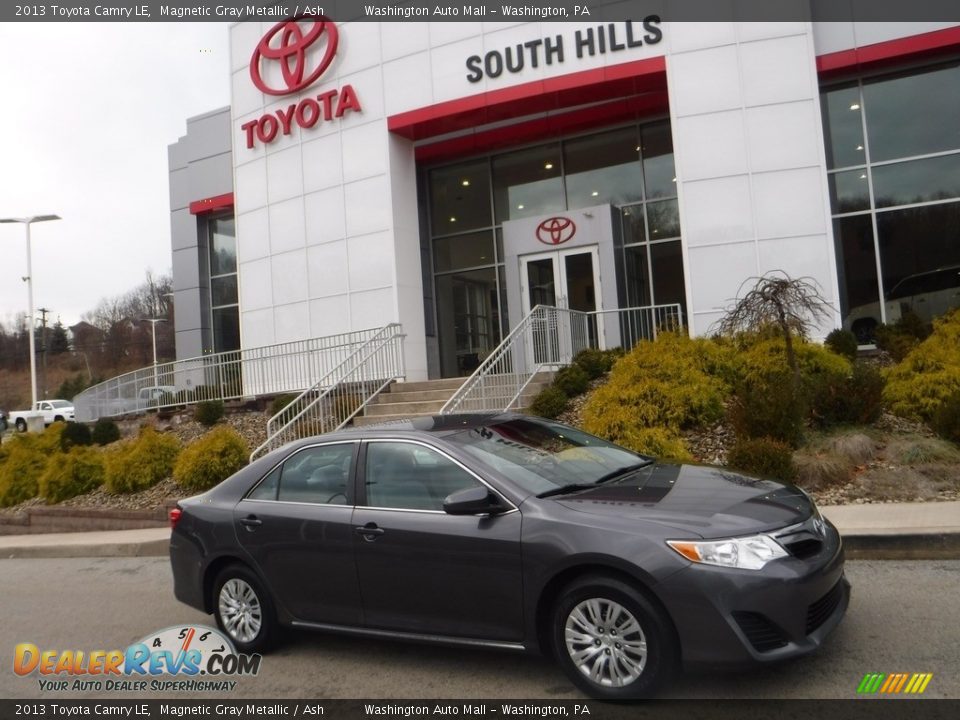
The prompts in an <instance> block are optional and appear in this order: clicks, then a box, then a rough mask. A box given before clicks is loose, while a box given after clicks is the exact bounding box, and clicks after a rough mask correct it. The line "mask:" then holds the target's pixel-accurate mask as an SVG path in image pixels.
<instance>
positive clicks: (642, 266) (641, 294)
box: [623, 245, 651, 307]
mask: <svg viewBox="0 0 960 720" xmlns="http://www.w3.org/2000/svg"><path fill="white" fill-rule="evenodd" d="M623 254H624V262H625V263H626V268H627V304H628V306H629V307H643V306H646V305H650V304H651V301H650V270H649V266H648V264H647V262H648V260H647V246H646V245H640V246H637V247H628V248H624V249H623Z"/></svg>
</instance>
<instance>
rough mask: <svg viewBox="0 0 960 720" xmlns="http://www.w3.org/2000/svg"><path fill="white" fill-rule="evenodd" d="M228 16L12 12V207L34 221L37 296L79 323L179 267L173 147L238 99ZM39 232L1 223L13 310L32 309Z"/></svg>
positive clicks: (6, 201)
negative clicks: (78, 17) (130, 19)
mask: <svg viewBox="0 0 960 720" xmlns="http://www.w3.org/2000/svg"><path fill="white" fill-rule="evenodd" d="M228 29H229V25H228V24H222V23H210V22H207V23H129V24H125V23H119V22H118V23H102V24H101V23H86V22H83V23H43V24H39V23H37V24H33V23H30V24H19V23H17V24H14V23H4V24H0V68H2V71H0V148H2V153H0V217H3V218H6V217H23V216H29V215H43V214H50V213H54V214H57V215H60V216H61V217H62V218H63V219H62V220H60V221H56V222H47V223H39V224H35V225H33V229H32V234H33V240H32V245H33V279H34V283H33V294H34V304H35V306H36V307H47V308H49V309H50V310H52V311H53V312H52V316H51V320H50V322H53V321H55V320H56V317H57V315H59V316H60V317H61V318H62V320H63V322H64V323H65V324H67V325H71V324H73V323H75V322H77V321H78V320H79V319H80V315H81V314H83V313H85V312H87V311H88V310H92V309H93V308H94V306H96V304H97V303H98V302H99V300H100V299H101V298H102V297H105V296H111V295H117V294H121V293H123V292H125V291H126V290H128V289H130V288H132V287H134V286H136V285H137V284H139V283H140V282H142V281H143V279H144V273H145V271H146V270H147V269H150V270H152V271H154V273H156V274H160V273H166V272H169V271H170V262H171V261H170V203H169V192H168V182H167V180H168V176H167V173H168V169H167V145H169V144H170V143H173V142H176V140H177V138H179V137H180V136H182V135H183V134H184V133H185V132H186V122H185V121H186V119H187V118H188V117H190V116H192V115H197V114H200V113H203V112H207V111H208V110H213V109H215V108H218V107H222V106H224V105H228V104H229V102H230V74H229V46H228ZM24 235H25V231H24V228H23V226H22V225H13V224H10V225H0V322H4V323H11V322H12V321H13V319H14V317H15V316H16V314H17V313H19V312H26V309H27V287H26V284H25V283H24V282H22V280H21V277H22V276H24V275H26V274H27V273H26V247H25V240H24Z"/></svg>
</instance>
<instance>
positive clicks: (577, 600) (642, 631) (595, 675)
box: [550, 575, 679, 700]
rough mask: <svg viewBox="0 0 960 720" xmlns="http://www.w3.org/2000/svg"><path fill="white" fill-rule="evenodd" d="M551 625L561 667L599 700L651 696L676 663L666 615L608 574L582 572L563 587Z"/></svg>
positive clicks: (575, 683) (632, 589) (583, 688)
mask: <svg viewBox="0 0 960 720" xmlns="http://www.w3.org/2000/svg"><path fill="white" fill-rule="evenodd" d="M550 630H551V638H552V641H553V651H554V655H555V657H556V659H557V662H558V663H559V664H560V667H561V668H562V669H563V671H564V672H565V673H566V674H567V676H568V677H569V678H570V680H571V681H572V682H573V684H574V685H576V686H577V687H578V688H579V689H580V690H582V691H583V692H584V693H586V694H587V695H589V696H590V697H592V698H596V699H598V700H630V699H637V698H645V697H651V696H652V695H654V694H655V693H656V692H657V690H658V689H659V688H660V687H662V686H663V684H664V683H665V682H666V681H667V680H668V679H669V678H670V676H671V675H673V673H674V672H675V671H676V668H677V665H678V661H679V648H678V646H677V641H676V636H675V632H674V629H673V624H672V623H671V621H670V618H669V617H668V616H667V615H666V613H665V612H664V611H663V610H662V609H660V607H659V606H658V605H657V604H655V603H654V602H651V601H650V600H649V599H648V598H647V597H645V596H644V595H643V593H641V592H639V591H638V590H637V589H636V588H635V587H633V586H632V585H630V584H629V583H626V582H623V581H622V580H618V579H615V578H612V577H605V576H599V575H591V576H585V577H582V578H579V579H578V580H576V581H574V582H573V583H571V584H570V585H568V586H567V587H566V588H564V589H563V591H561V593H560V595H559V597H558V598H557V601H556V603H555V606H554V612H553V618H552V622H551V627H550Z"/></svg>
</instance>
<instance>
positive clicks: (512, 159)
mask: <svg viewBox="0 0 960 720" xmlns="http://www.w3.org/2000/svg"><path fill="white" fill-rule="evenodd" d="M493 198H494V206H495V208H496V221H497V224H498V225H499V224H500V223H502V222H504V221H505V220H516V219H518V218H524V217H532V216H534V215H544V214H546V213H549V212H554V211H556V210H565V209H566V207H565V203H564V197H563V178H562V177H561V163H560V145H559V143H552V144H550V145H542V146H540V147H536V148H530V149H529V150H521V151H518V152H512V153H508V154H506V155H501V156H499V157H495V158H494V159H493Z"/></svg>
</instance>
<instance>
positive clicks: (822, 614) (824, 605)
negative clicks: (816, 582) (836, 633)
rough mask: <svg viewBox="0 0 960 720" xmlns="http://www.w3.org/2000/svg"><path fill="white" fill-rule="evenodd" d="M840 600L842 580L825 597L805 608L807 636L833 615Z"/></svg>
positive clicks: (841, 598)
mask: <svg viewBox="0 0 960 720" xmlns="http://www.w3.org/2000/svg"><path fill="white" fill-rule="evenodd" d="M841 600H843V580H840V581H839V582H837V584H836V585H834V586H833V587H832V588H831V589H830V591H829V592H828V593H827V594H826V595H824V596H823V597H822V598H820V599H819V600H817V601H816V602H815V603H813V604H812V605H810V607H808V608H807V635H809V634H810V633H812V632H813V631H814V630H816V629H817V628H818V627H820V626H821V625H823V624H824V623H825V622H826V621H827V618H829V617H830V616H831V615H833V613H834V611H835V610H836V609H837V607H838V606H839V605H840V601H841Z"/></svg>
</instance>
